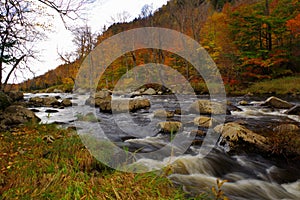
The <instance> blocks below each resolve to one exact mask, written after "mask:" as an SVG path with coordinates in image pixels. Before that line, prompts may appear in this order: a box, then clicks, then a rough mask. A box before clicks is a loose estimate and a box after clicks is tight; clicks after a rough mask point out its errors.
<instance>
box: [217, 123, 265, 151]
mask: <svg viewBox="0 0 300 200" xmlns="http://www.w3.org/2000/svg"><path fill="white" fill-rule="evenodd" d="M214 130H215V131H216V132H217V133H220V134H221V143H220V144H223V145H225V144H227V145H228V146H229V148H230V150H229V151H240V150H242V151H244V150H245V151H247V150H255V149H257V150H260V151H268V150H269V148H270V146H269V144H268V139H267V138H266V137H264V136H262V135H259V134H257V133H254V132H253V131H251V130H249V129H247V128H246V127H244V126H242V125H240V124H238V123H235V122H229V123H227V124H225V125H218V126H216V127H215V128H214Z"/></svg>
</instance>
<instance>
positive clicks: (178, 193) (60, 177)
mask: <svg viewBox="0 0 300 200" xmlns="http://www.w3.org/2000/svg"><path fill="white" fill-rule="evenodd" d="M185 197H186V194H184V192H183V191H182V190H181V189H180V188H176V187H174V186H173V185H172V183H171V182H170V181H169V180H168V179H167V178H166V177H165V176H161V175H157V174H154V173H146V174H131V173H121V172H117V171H114V170H112V169H109V168H107V167H106V166H104V165H102V164H101V163H99V162H98V161H97V160H96V159H94V158H93V157H92V156H91V155H90V153H89V152H88V150H87V149H86V148H85V147H84V146H83V144H82V143H81V140H80V138H79V137H78V136H77V135H76V134H75V133H74V132H73V133H72V131H67V130H60V129H57V128H56V127H55V126H54V125H28V126H25V127H23V128H18V129H15V130H13V131H7V132H2V133H0V199H184V198H185Z"/></svg>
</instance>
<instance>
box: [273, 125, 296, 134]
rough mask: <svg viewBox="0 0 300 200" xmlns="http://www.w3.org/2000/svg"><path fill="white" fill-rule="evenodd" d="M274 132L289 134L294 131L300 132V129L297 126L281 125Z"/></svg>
mask: <svg viewBox="0 0 300 200" xmlns="http://www.w3.org/2000/svg"><path fill="white" fill-rule="evenodd" d="M273 130H274V132H277V133H287V132H292V131H298V130H300V128H299V126H297V125H296V124H281V125H279V126H277V127H275V128H274V129H273Z"/></svg>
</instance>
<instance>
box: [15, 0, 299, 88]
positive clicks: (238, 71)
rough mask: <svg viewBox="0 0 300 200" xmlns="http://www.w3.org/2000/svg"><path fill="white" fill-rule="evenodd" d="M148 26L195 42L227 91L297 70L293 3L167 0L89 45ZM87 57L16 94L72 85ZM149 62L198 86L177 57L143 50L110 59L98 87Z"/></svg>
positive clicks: (295, 5) (295, 6)
mask: <svg viewBox="0 0 300 200" xmlns="http://www.w3.org/2000/svg"><path fill="white" fill-rule="evenodd" d="M149 26H154V27H164V28H170V29H173V30H177V31H180V32H182V33H184V34H186V35H188V36H190V37H192V38H193V39H194V40H196V41H198V42H199V43H200V44H201V45H202V46H203V47H204V48H205V49H206V50H207V51H208V52H209V54H210V55H211V57H212V58H213V59H214V61H215V62H216V64H217V66H218V67H219V70H220V72H221V74H222V77H223V80H224V83H225V85H226V86H228V87H231V88H236V87H241V86H247V85H248V84H249V83H252V82H255V81H258V80H264V79H274V78H280V77H284V76H289V75H292V74H295V73H299V72H300V2H299V1H298V0H252V1H248V0H237V1H232V0H214V1H205V0H170V1H169V2H168V4H167V5H164V6H163V7H162V8H160V9H159V10H157V11H155V12H154V13H152V11H151V10H150V9H147V7H144V9H143V10H142V12H141V15H140V17H138V18H136V19H135V20H133V21H132V22H130V23H116V24H113V25H112V26H110V27H109V28H108V29H107V30H105V31H104V32H103V33H102V34H101V35H98V36H97V41H96V43H95V44H94V45H93V46H96V45H97V44H99V43H101V41H103V40H105V39H106V38H109V37H110V36H112V35H115V34H117V33H120V32H122V31H125V30H129V29H133V28H137V27H149ZM112 48H113V47H112ZM90 50H91V49H89V50H88V51H90ZM87 54H88V52H86V53H85V54H82V56H79V57H78V58H77V59H76V60H75V61H74V62H70V63H66V64H64V65H61V66H59V67H58V68H56V69H55V70H51V71H49V72H48V73H46V74H45V75H42V76H39V77H37V78H35V79H33V80H28V81H26V82H24V83H22V84H20V85H18V87H19V88H20V89H21V90H35V89H43V88H47V87H51V86H53V85H62V84H64V85H69V86H70V87H71V86H72V84H73V83H74V79H75V78H76V73H77V71H78V69H79V67H80V63H81V62H82V61H83V59H84V58H85V56H86V55H87ZM149 62H152V63H153V62H154V63H162V64H165V65H168V66H170V67H172V68H174V69H176V70H178V71H179V72H180V73H181V74H182V75H183V76H185V78H186V79H188V80H190V82H191V83H192V85H193V86H194V87H195V88H197V85H199V84H200V83H202V82H203V81H202V78H201V76H200V75H199V74H197V72H196V70H194V69H193V67H192V66H191V65H190V64H189V63H188V62H186V61H185V60H184V59H182V58H181V57H179V56H178V55H176V54H172V53H171V52H167V51H162V50H158V49H142V50H138V51H134V52H130V53H127V54H125V55H123V56H122V57H120V58H119V59H117V60H115V62H113V63H112V64H111V65H110V66H109V68H108V69H107V70H106V72H105V75H104V76H102V77H101V80H100V82H99V87H100V88H104V87H105V88H112V87H113V86H114V85H115V83H116V81H117V80H118V78H120V77H121V76H122V75H123V74H124V73H126V72H127V71H128V70H130V69H132V68H133V67H135V66H138V65H141V64H144V63H149ZM129 81H130V80H129ZM131 81H134V80H131ZM198 90H201V88H200V89H199V88H198ZM200 92H201V91H200Z"/></svg>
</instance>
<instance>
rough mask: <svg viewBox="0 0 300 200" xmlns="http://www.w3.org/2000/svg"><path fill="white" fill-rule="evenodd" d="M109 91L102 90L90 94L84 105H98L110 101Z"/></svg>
mask: <svg viewBox="0 0 300 200" xmlns="http://www.w3.org/2000/svg"><path fill="white" fill-rule="evenodd" d="M110 100H111V92H110V91H108V90H102V91H99V92H96V93H95V94H94V95H91V96H90V97H89V98H88V99H87V100H86V102H85V104H86V105H90V106H95V107H100V106H101V104H103V103H107V102H110Z"/></svg>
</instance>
